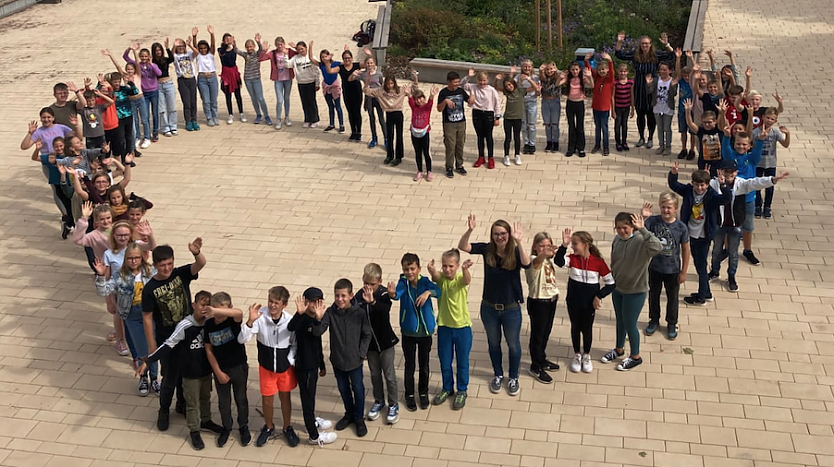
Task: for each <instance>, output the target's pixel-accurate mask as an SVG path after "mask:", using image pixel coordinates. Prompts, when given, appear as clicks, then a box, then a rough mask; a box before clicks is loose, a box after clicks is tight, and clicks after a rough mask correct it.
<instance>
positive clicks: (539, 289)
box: [524, 232, 559, 384]
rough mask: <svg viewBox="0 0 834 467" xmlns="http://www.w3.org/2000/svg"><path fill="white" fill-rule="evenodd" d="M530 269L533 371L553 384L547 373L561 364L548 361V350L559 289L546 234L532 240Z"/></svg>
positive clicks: (528, 311) (525, 272) (525, 273)
mask: <svg viewBox="0 0 834 467" xmlns="http://www.w3.org/2000/svg"><path fill="white" fill-rule="evenodd" d="M530 250H531V251H530V259H531V263H530V268H529V269H525V270H524V275H525V277H526V279H527V290H528V292H529V295H528V296H527V314H528V315H529V316H530V368H529V369H528V372H529V373H530V376H532V377H533V378H535V380H536V381H538V382H540V383H543V384H551V383H553V378H551V377H550V375H549V374H547V372H548V371H555V370H558V369H559V364H558V363H555V362H551V361H550V360H548V359H547V355H546V353H545V349H546V348H547V341H548V340H549V339H550V331H551V329H553V319H554V318H555V317H556V303H557V302H558V301H559V287H558V286H557V285H556V265H555V263H554V262H553V256H554V250H553V239H552V238H551V237H550V234H549V233H547V232H539V233H537V234H536V235H535V236H534V237H533V246H532V248H530Z"/></svg>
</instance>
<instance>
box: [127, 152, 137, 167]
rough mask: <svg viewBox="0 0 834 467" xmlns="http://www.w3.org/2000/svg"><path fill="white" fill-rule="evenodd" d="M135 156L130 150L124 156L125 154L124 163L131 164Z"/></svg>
mask: <svg viewBox="0 0 834 467" xmlns="http://www.w3.org/2000/svg"><path fill="white" fill-rule="evenodd" d="M135 158H136V155H134V154H133V153H132V152H131V153H130V154H128V155H126V156H125V165H127V164H132V163H133V160H134V159H135Z"/></svg>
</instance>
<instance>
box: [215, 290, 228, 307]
mask: <svg viewBox="0 0 834 467" xmlns="http://www.w3.org/2000/svg"><path fill="white" fill-rule="evenodd" d="M211 306H215V307H220V306H227V307H230V308H231V306H232V297H231V295H229V294H227V293H226V292H217V293H216V294H214V295H212V296H211Z"/></svg>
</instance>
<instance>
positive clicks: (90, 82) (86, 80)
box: [84, 78, 98, 91]
mask: <svg viewBox="0 0 834 467" xmlns="http://www.w3.org/2000/svg"><path fill="white" fill-rule="evenodd" d="M92 85H93V80H91V79H90V78H84V87H85V88H87V89H90V86H92ZM96 91H98V89H96Z"/></svg>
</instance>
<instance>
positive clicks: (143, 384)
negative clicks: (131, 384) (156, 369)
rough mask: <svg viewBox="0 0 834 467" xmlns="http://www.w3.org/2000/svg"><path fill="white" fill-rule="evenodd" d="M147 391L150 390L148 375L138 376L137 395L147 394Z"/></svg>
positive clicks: (143, 395)
mask: <svg viewBox="0 0 834 467" xmlns="http://www.w3.org/2000/svg"><path fill="white" fill-rule="evenodd" d="M148 392H150V384H149V383H148V377H147V376H145V375H142V377H141V378H139V395H140V396H142V397H145V396H147V395H148Z"/></svg>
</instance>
